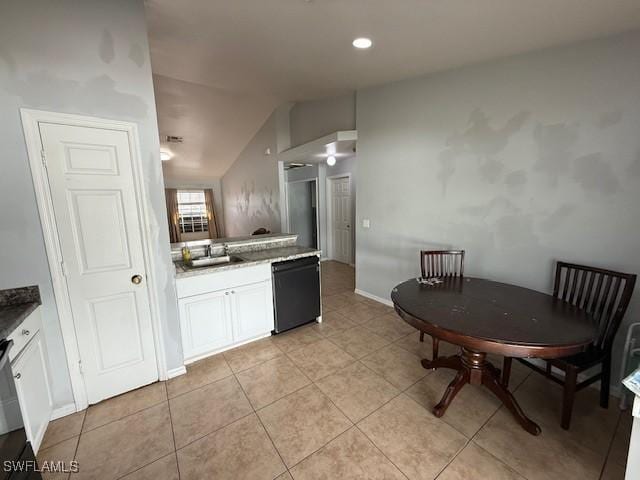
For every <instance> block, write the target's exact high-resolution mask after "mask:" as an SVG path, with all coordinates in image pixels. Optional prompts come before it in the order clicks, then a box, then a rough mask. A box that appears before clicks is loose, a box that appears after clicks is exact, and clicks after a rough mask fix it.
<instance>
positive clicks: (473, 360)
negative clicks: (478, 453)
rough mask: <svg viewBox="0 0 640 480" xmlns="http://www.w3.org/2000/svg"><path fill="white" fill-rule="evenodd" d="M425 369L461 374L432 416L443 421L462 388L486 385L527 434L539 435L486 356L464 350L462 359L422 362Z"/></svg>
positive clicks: (458, 356) (452, 357) (446, 392)
mask: <svg viewBox="0 0 640 480" xmlns="http://www.w3.org/2000/svg"><path fill="white" fill-rule="evenodd" d="M422 366H423V367H424V368H427V369H429V370H431V369H436V368H451V369H453V370H457V371H458V374H457V375H456V377H455V378H454V379H453V380H452V381H451V383H450V384H449V386H448V387H447V390H446V391H445V392H444V395H443V396H442V400H440V403H438V404H437V405H436V406H435V407H433V414H434V415H435V416H436V417H442V416H443V415H444V413H445V412H446V411H447V408H449V405H451V401H452V400H453V399H454V397H455V396H456V395H457V394H458V392H459V391H460V390H461V389H462V387H463V386H464V385H465V384H467V383H470V384H472V385H484V386H485V387H487V388H488V389H489V390H491V391H492V392H493V393H494V395H495V396H496V397H498V398H499V399H500V400H501V401H502V403H503V404H504V406H505V407H507V409H508V410H509V411H510V412H511V414H512V415H513V417H514V418H515V419H516V421H517V422H518V423H519V424H520V425H521V426H522V428H524V429H525V430H526V431H527V432H529V433H530V434H532V435H539V434H540V432H541V431H542V430H540V427H539V426H538V425H537V424H536V423H535V422H533V421H532V420H530V419H529V418H528V417H527V416H526V415H525V414H524V412H523V411H522V408H520V405H518V402H517V401H516V399H515V398H514V397H513V395H512V394H511V392H510V391H509V390H508V389H507V388H506V386H504V385H503V384H502V382H501V381H500V370H498V369H497V368H496V367H494V366H493V365H492V364H491V363H490V362H488V361H487V354H486V353H482V352H473V351H471V350H467V349H466V348H463V349H462V353H461V354H460V355H453V356H450V357H438V358H436V359H435V360H427V359H424V360H422Z"/></svg>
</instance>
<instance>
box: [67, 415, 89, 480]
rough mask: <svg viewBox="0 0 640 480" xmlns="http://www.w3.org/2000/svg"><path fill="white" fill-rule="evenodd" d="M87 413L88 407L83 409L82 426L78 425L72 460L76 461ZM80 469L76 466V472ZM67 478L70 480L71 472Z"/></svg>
mask: <svg viewBox="0 0 640 480" xmlns="http://www.w3.org/2000/svg"><path fill="white" fill-rule="evenodd" d="M88 411H89V407H87V408H85V410H84V416H83V417H82V425H80V433H79V434H78V442H77V443H76V448H75V450H74V452H73V460H74V461H77V456H78V450H79V449H80V439H81V438H82V434H83V431H82V429H83V428H84V422H85V421H86V420H87V413H88ZM79 469H80V465H78V470H79ZM67 478H68V479H69V478H71V472H69V475H67Z"/></svg>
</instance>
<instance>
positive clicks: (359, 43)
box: [353, 37, 373, 50]
mask: <svg viewBox="0 0 640 480" xmlns="http://www.w3.org/2000/svg"><path fill="white" fill-rule="evenodd" d="M371 45H373V42H372V41H371V39H370V38H367V37H360V38H356V39H355V40H354V41H353V46H354V47H356V48H359V49H361V50H365V49H367V48H370V47H371Z"/></svg>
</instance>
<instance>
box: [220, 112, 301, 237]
mask: <svg viewBox="0 0 640 480" xmlns="http://www.w3.org/2000/svg"><path fill="white" fill-rule="evenodd" d="M287 113H288V112H287ZM279 115H280V113H279V111H278V109H276V111H274V113H272V114H271V116H270V117H269V118H268V119H267V121H266V122H265V123H264V125H262V127H260V130H258V133H256V135H255V136H254V137H253V138H252V139H251V141H250V142H249V144H248V145H247V146H246V147H245V148H244V150H243V151H242V153H241V154H240V156H239V157H238V159H237V160H236V161H235V162H234V163H233V165H231V167H230V168H229V170H227V172H226V173H225V174H224V176H223V177H222V204H223V208H224V222H225V232H226V235H227V236H230V237H233V236H242V235H250V234H251V233H252V232H253V231H254V230H256V229H257V228H259V227H264V228H266V229H268V230H271V231H272V232H280V188H279V185H278V166H277V165H278V123H279V119H278V116H279ZM267 149H270V151H271V154H270V155H267V154H266V153H265V151H266V150H267Z"/></svg>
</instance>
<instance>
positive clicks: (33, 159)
mask: <svg viewBox="0 0 640 480" xmlns="http://www.w3.org/2000/svg"><path fill="white" fill-rule="evenodd" d="M20 114H21V116H22V125H23V129H24V135H25V140H26V144H27V153H28V156H29V164H30V166H31V176H32V178H33V186H34V188H35V193H36V201H37V204H38V212H39V214H40V223H41V225H42V233H43V235H44V243H45V248H46V252H47V259H48V261H49V270H50V272H51V280H52V283H53V293H54V297H55V300H56V310H57V312H58V318H59V319H60V329H61V330H62V339H63V342H64V347H65V352H66V356H67V366H68V367H69V376H70V379H71V389H72V391H73V398H74V402H75V408H76V411H80V410H84V409H85V408H87V406H88V400H87V392H86V388H85V382H84V378H83V376H82V374H81V373H80V352H79V349H78V343H77V336H76V331H75V326H74V323H73V316H72V313H71V302H70V298H69V290H68V288H67V284H66V282H65V280H64V274H63V270H62V251H61V248H60V239H59V237H58V230H57V226H56V220H55V216H54V210H53V201H52V199H51V191H50V190H49V183H48V177H47V173H46V171H45V160H44V151H43V148H42V142H41V139H40V130H39V124H40V123H55V124H62V125H70V126H77V127H92V128H100V129H108V130H117V131H122V132H125V133H126V134H127V136H128V137H129V145H130V149H131V151H130V154H131V163H132V169H133V176H134V179H133V181H134V188H135V192H136V200H137V209H138V218H139V220H140V227H141V228H140V230H141V238H142V250H143V256H144V265H145V269H146V272H147V275H146V277H147V280H148V285H149V288H148V289H147V291H148V294H149V307H150V310H151V325H152V328H153V337H154V338H153V340H154V345H155V350H156V363H157V367H158V376H159V378H160V380H165V379H166V378H167V364H166V355H165V348H164V342H163V341H162V338H163V337H162V325H161V323H160V315H159V312H160V304H159V302H158V296H157V288H156V287H157V285H156V269H155V265H154V262H153V261H151V259H152V258H153V257H152V249H151V242H150V232H151V225H152V222H151V221H150V211H151V206H150V205H149V196H148V195H147V192H146V189H145V186H144V181H143V174H142V161H141V152H140V141H139V137H138V128H137V126H136V124H135V123H131V122H122V121H117V120H108V119H102V118H96V117H88V116H83V115H73V114H67V113H56V112H45V111H41V110H31V109H26V108H21V109H20ZM159 155H160V153H159V151H158V162H160V158H159Z"/></svg>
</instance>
